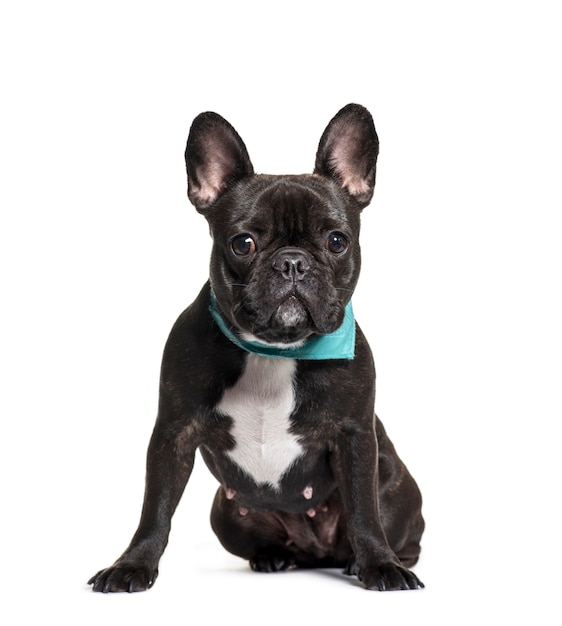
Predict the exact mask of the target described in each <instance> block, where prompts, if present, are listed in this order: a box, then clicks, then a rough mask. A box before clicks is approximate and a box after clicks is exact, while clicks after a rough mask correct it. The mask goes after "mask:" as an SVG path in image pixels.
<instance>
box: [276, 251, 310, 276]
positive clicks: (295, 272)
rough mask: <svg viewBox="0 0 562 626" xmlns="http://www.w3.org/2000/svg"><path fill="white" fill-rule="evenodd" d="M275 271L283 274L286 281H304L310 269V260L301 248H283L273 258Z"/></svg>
mask: <svg viewBox="0 0 562 626" xmlns="http://www.w3.org/2000/svg"><path fill="white" fill-rule="evenodd" d="M272 265H273V269H275V270H277V271H278V272H280V273H281V275H282V276H283V278H284V279H285V280H292V281H294V282H296V281H298V280H302V279H303V278H304V277H305V275H306V273H307V272H308V270H309V269H310V260H309V258H308V255H307V253H306V252H304V250H301V249H300V248H281V249H280V250H278V251H277V252H276V253H275V255H274V257H273V263H272Z"/></svg>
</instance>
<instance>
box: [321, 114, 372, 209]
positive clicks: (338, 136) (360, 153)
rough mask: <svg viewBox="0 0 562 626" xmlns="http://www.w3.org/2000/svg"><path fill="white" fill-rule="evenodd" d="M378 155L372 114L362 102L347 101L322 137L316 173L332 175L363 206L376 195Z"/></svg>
mask: <svg viewBox="0 0 562 626" xmlns="http://www.w3.org/2000/svg"><path fill="white" fill-rule="evenodd" d="M378 154H379V139H378V137H377V132H376V130H375V125H374V123H373V118H372V117H371V114H370V113H369V111H367V109H365V107H362V106H360V105H359V104H348V105H347V106H346V107H344V108H343V109H342V110H341V111H339V113H337V114H336V116H335V117H334V118H333V119H332V121H331V122H330V123H329V124H328V126H327V128H326V130H325V131H324V134H323V135H322V138H321V139H320V144H319V146H318V152H317V153H316V165H315V168H314V173H315V174H320V175H322V176H328V177H330V178H333V179H334V180H335V181H336V182H337V183H338V185H339V186H340V187H342V188H343V189H345V190H346V191H347V193H349V194H350V195H351V196H352V197H353V198H355V199H356V200H357V202H358V203H359V205H360V206H361V208H364V207H366V206H367V205H368V204H369V202H370V201H371V198H372V197H373V191H374V188H375V176H376V168H377V156H378Z"/></svg>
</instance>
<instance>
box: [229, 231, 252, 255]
mask: <svg viewBox="0 0 562 626" xmlns="http://www.w3.org/2000/svg"><path fill="white" fill-rule="evenodd" d="M231 246H232V252H234V254H235V255H236V256H250V254H253V253H254V252H255V251H256V243H255V241H254V240H253V239H252V238H251V237H250V235H238V237H235V238H234V239H233V240H232V243H231Z"/></svg>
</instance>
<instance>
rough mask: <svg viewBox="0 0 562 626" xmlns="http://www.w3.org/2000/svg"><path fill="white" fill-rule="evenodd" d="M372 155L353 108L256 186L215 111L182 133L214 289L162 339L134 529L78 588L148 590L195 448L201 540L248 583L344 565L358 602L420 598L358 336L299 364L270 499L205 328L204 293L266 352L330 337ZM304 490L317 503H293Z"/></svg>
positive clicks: (224, 358)
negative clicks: (387, 592)
mask: <svg viewBox="0 0 562 626" xmlns="http://www.w3.org/2000/svg"><path fill="white" fill-rule="evenodd" d="M377 155H378V138H377V135H376V132H375V128H374V125H373V122H372V119H371V116H370V114H369V113H368V112H367V111H366V109H364V108H363V107H360V106H358V105H348V106H347V107H345V108H344V109H342V111H340V112H339V113H338V114H337V115H336V116H335V118H334V119H333V120H332V121H331V122H330V124H329V125H328V127H327V129H326V131H325V133H324V135H323V136H322V139H321V141H320V145H319V149H318V154H317V158H316V166H315V173H314V174H312V175H301V176H268V175H255V174H254V170H253V166H252V164H251V162H250V159H249V157H248V152H247V150H246V147H245V146H244V144H243V142H242V140H241V139H240V137H239V136H238V134H237V133H236V131H235V130H234V129H233V128H232V126H230V124H228V122H226V121H225V120H223V119H222V118H221V117H220V116H218V115H217V114H215V113H204V114H202V115H200V116H199V117H198V118H196V120H195V121H194V123H193V126H192V129H191V132H190V136H189V140H188V145H187V149H186V165H187V172H188V189H189V191H188V193H189V197H190V199H191V201H192V202H193V203H194V205H195V206H196V208H197V210H198V211H200V212H201V213H202V214H204V215H205V217H206V218H207V220H208V221H209V224H210V228H211V233H212V235H213V242H214V245H213V253H212V259H211V269H210V282H209V283H207V284H206V285H205V286H204V287H203V289H202V290H201V292H200V294H199V296H198V297H197V299H196V300H195V302H194V303H193V304H192V305H191V306H190V307H189V308H188V309H187V310H186V311H184V313H182V315H181V316H180V318H179V319H178V321H177V322H176V324H175V326H174V328H173V329H172V331H171V334H170V337H169V339H168V342H167V345H166V348H165V352H164V358H163V363H162V371H161V384H160V400H159V410H158V418H157V421H156V425H155V428H154V432H153V435H152V438H151V441H150V446H149V449H148V457H147V476H146V492H145V498H144V506H143V510H142V516H141V520H140V524H139V527H138V530H137V532H136V534H135V535H134V537H133V539H132V541H131V544H130V545H129V547H128V548H127V550H126V551H125V552H124V553H123V555H122V556H121V557H120V558H119V559H118V560H117V561H116V562H115V564H114V565H113V566H111V567H109V568H108V569H105V570H102V571H100V572H98V574H96V575H95V576H94V577H92V579H91V580H90V581H89V582H90V583H91V584H92V585H93V589H94V590H95V591H104V592H107V591H139V590H143V589H146V588H148V587H150V586H151V585H152V584H153V583H154V580H155V579H156V576H157V574H158V562H159V559H160V557H161V555H162V553H163V551H164V548H165V546H166V543H167V540H168V533H169V530H170V523H171V518H172V515H173V513H174V510H175V508H176V506H177V504H178V502H179V500H180V497H181V495H182V493H183V490H184V487H185V485H186V483H187V481H188V479H189V476H190V473H191V470H192V467H193V462H194V456H195V452H196V450H197V449H200V451H201V453H202V456H203V458H204V459H205V462H206V464H207V465H208V467H209V469H210V470H211V472H212V473H213V474H214V476H215V477H216V478H217V480H218V481H219V482H220V484H221V486H220V488H219V489H218V492H217V495H216V497H215V502H214V505H213V510H212V514H211V522H212V526H213V529H214V530H215V532H216V534H217V535H218V537H219V539H220V541H221V542H222V544H223V545H224V547H225V548H226V549H227V550H229V551H231V552H232V553H234V554H236V555H239V556H240V557H242V558H244V559H247V560H248V561H249V562H250V565H251V567H252V568H253V569H255V570H259V571H278V570H283V569H288V568H292V567H320V566H321V567H340V568H345V571H346V572H347V573H348V574H353V575H357V576H358V577H359V578H360V580H361V581H362V583H363V585H364V586H365V587H367V588H369V589H380V590H384V589H415V588H418V587H420V586H423V585H422V584H421V582H420V581H419V580H418V578H417V577H416V575H415V574H414V573H412V572H411V571H409V569H408V567H410V566H412V565H413V564H414V563H416V561H417V559H418V556H419V552H420V543H419V542H420V538H421V535H422V532H423V528H424V522H423V519H422V516H421V495H420V492H419V490H418V488H417V485H416V483H415V482H414V480H413V478H412V477H411V475H410V474H409V473H408V471H407V469H406V467H405V466H404V464H403V463H402V461H401V460H400V459H399V457H398V456H397V454H396V452H395V450H394V447H393V445H392V443H391V442H390V440H389V439H388V437H387V436H386V433H385V431H384V428H383V426H382V424H381V422H380V420H378V419H377V418H376V417H375V416H374V402H375V369H374V364H373V359H372V355H371V352H370V349H369V346H368V344H367V341H366V340H365V337H364V336H363V334H362V332H361V330H360V329H359V327H357V329H356V347H355V358H354V359H353V360H341V359H335V360H322V361H306V360H305V361H298V362H297V364H296V371H295V375H294V381H293V386H294V394H295V404H294V409H293V411H292V413H291V415H290V425H291V426H290V431H291V433H292V435H294V436H295V437H296V438H297V439H298V440H299V442H300V443H301V445H302V447H303V450H304V452H303V454H302V455H300V456H299V457H298V458H297V459H296V461H295V462H294V463H293V464H292V465H291V466H290V467H289V468H288V469H287V471H286V472H285V473H284V474H283V475H282V477H281V479H280V482H279V484H278V485H272V484H268V483H258V482H256V481H255V480H254V478H252V476H250V475H249V474H247V473H245V472H244V471H243V470H242V469H241V468H240V467H239V466H238V465H237V464H236V463H234V462H233V460H232V459H231V458H230V457H229V456H228V455H227V453H228V451H231V450H233V449H234V448H235V446H236V444H237V442H236V441H235V440H234V438H233V435H232V424H233V422H232V418H231V417H229V416H228V415H225V414H223V413H220V412H219V411H218V410H217V408H216V407H217V405H218V404H219V402H220V400H221V398H222V397H223V394H224V392H225V390H227V389H231V388H232V387H233V386H234V385H235V384H236V382H237V381H238V380H239V379H240V377H241V375H242V373H243V372H244V368H245V364H246V361H247V358H248V356H247V353H246V352H244V351H243V350H241V349H240V348H238V347H237V346H236V345H235V344H234V343H232V342H231V341H230V340H229V339H227V338H226V337H225V336H224V335H223V333H222V332H221V331H220V330H219V328H218V327H217V325H216V324H215V322H214V321H213V319H212V317H211V315H210V313H209V304H210V294H211V287H212V289H213V292H214V294H215V297H216V301H217V304H218V306H219V308H220V311H221V312H222V315H223V317H224V319H225V320H226V323H227V324H228V325H229V326H230V327H231V328H232V329H233V331H234V332H237V333H246V334H251V335H252V336H253V337H254V338H256V339H258V340H260V341H262V342H267V343H277V344H292V343H295V342H296V343H298V342H303V341H306V340H308V339H309V338H310V337H311V336H314V335H316V334H324V333H330V332H332V331H333V330H335V329H337V328H338V327H339V326H340V324H341V322H342V319H343V312H344V309H345V306H346V305H347V303H348V302H349V300H350V298H351V296H352V293H353V289H354V288H355V285H356V283H357V279H358V276H359V270H360V249H359V242H358V236H359V215H360V211H361V210H362V209H363V208H364V207H365V206H366V205H367V204H368V202H369V201H370V200H371V197H372V195H373V188H374V184H375V172H376V159H377ZM333 233H336V234H337V239H336V247H335V248H330V245H329V241H330V238H332V239H333ZM240 235H243V236H244V237H243V238H242V240H240V241H239V242H238V243H237V237H239V236H240ZM342 242H344V243H345V246H344V245H343V244H342ZM340 244H342V245H340ZM246 247H247V249H246ZM287 320H289V321H287ZM264 358H265V357H264ZM306 485H314V489H313V490H311V493H310V494H308V495H307V497H306V498H305V497H303V486H306ZM227 490H229V491H230V492H229V491H227Z"/></svg>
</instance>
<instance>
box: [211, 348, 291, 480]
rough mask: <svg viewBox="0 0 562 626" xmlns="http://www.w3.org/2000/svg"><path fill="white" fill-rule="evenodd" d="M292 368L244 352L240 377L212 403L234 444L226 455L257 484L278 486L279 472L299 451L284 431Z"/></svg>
mask: <svg viewBox="0 0 562 626" xmlns="http://www.w3.org/2000/svg"><path fill="white" fill-rule="evenodd" d="M295 370H296V361H294V360H293V359H284V358H278V359H275V358H268V357H263V356H258V355H255V354H248V355H247V359H246V365H245V368H244V371H243V373H242V375H241V376H240V378H239V379H238V381H237V382H236V384H235V385H234V386H233V387H230V388H228V389H226V390H225V392H224V394H223V396H222V398H221V400H220V402H219V404H218V405H217V409H218V411H219V412H220V413H222V414H224V415H228V416H229V417H230V418H231V419H232V421H233V425H232V428H231V435H232V437H233V438H234V441H235V446H234V448H233V449H232V450H230V451H229V452H228V453H227V454H228V456H229V457H230V459H231V460H232V461H234V463H236V465H238V467H240V468H241V469H242V470H244V471H245V472H246V473H247V474H249V475H250V476H251V477H252V478H253V479H254V480H255V481H256V482H257V483H258V484H270V485H272V486H273V487H278V486H279V482H280V480H281V478H282V477H283V474H285V472H286V471H287V470H288V469H289V468H290V467H291V465H293V463H294V462H295V461H296V459H297V458H298V457H299V456H300V455H301V454H302V453H303V449H302V446H301V445H300V443H299V442H298V440H297V438H296V437H295V436H294V435H293V434H292V433H291V432H289V429H290V425H291V423H290V416H291V414H292V412H293V410H294V407H295V390H294V376H295Z"/></svg>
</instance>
